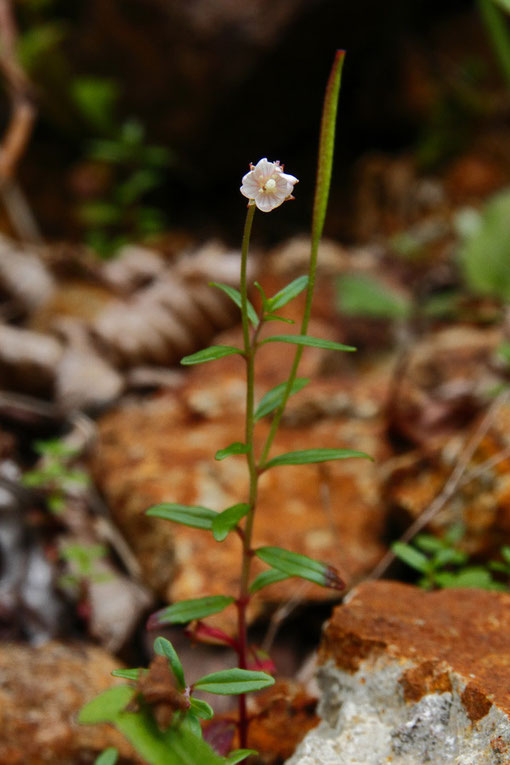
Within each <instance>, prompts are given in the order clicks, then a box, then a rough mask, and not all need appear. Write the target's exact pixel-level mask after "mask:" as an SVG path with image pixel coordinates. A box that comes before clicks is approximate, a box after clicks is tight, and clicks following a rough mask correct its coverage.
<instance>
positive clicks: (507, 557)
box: [500, 545, 510, 563]
mask: <svg viewBox="0 0 510 765" xmlns="http://www.w3.org/2000/svg"><path fill="white" fill-rule="evenodd" d="M500 553H501V556H502V558H503V560H504V561H505V562H506V563H510V547H509V546H508V545H503V547H502V548H501V550H500Z"/></svg>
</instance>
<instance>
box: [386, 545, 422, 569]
mask: <svg viewBox="0 0 510 765" xmlns="http://www.w3.org/2000/svg"><path fill="white" fill-rule="evenodd" d="M391 549H392V550H393V552H394V553H395V555H396V556H397V558H400V560H403V561H404V563H407V565H408V566H411V568H414V569H416V571H420V572H421V573H422V574H425V573H427V571H428V570H429V568H430V565H429V559H428V558H427V556H426V555H423V553H421V552H420V551H419V550H416V549H415V548H414V547H411V545H407V544H405V543H404V542H395V543H394V544H392V545H391Z"/></svg>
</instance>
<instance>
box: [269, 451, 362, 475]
mask: <svg viewBox="0 0 510 765" xmlns="http://www.w3.org/2000/svg"><path fill="white" fill-rule="evenodd" d="M350 457H363V458H365V459H367V460H372V461H373V458H372V457H370V456H369V455H368V454H365V452H358V451H355V450H353V449H304V450H302V451H299V452H286V453H285V454H279V455H278V456H277V457H273V459H272V460H269V461H268V462H266V464H265V465H264V466H263V467H264V469H265V470H267V468H272V467H277V466H278V465H309V464H313V463H316V462H329V461H331V460H345V459H349V458H350Z"/></svg>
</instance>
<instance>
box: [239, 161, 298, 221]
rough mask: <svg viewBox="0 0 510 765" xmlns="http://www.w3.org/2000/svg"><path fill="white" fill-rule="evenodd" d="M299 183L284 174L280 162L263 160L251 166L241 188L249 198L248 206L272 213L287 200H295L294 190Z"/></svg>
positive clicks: (291, 176)
mask: <svg viewBox="0 0 510 765" xmlns="http://www.w3.org/2000/svg"><path fill="white" fill-rule="evenodd" d="M297 182H298V179H297V178H294V176H293V175H287V173H284V172H283V166H281V165H280V163H279V162H268V161H267V159H265V158H264V159H261V160H260V161H259V162H257V164H256V165H255V166H253V165H252V164H250V172H249V173H246V175H245V176H244V178H243V185H242V186H241V189H240V190H241V194H243V195H244V196H245V197H248V199H249V200H250V201H249V203H248V204H250V205H253V204H255V205H257V207H258V208H259V210H262V212H270V211H271V210H274V208H275V207H279V206H280V205H281V204H282V202H285V201H286V200H287V199H294V197H293V196H292V189H293V188H294V185H295V184H296V183H297Z"/></svg>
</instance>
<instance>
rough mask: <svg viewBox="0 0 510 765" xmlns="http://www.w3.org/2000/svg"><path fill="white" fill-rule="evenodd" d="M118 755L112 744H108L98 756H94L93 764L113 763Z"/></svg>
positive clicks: (107, 764) (111, 764) (109, 764)
mask: <svg viewBox="0 0 510 765" xmlns="http://www.w3.org/2000/svg"><path fill="white" fill-rule="evenodd" d="M118 757H119V753H118V751H117V750H116V749H115V747H114V746H109V747H108V749H105V750H104V752H102V754H100V755H99V757H97V758H96V760H95V762H94V765H115V763H116V762H117V760H118Z"/></svg>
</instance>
